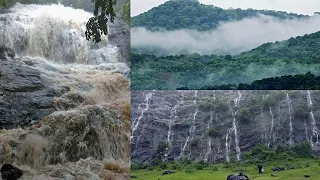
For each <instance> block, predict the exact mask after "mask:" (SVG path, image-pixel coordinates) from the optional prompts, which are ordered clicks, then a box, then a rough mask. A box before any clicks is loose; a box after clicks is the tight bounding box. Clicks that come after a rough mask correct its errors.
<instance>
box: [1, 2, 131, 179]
mask: <svg viewBox="0 0 320 180" xmlns="http://www.w3.org/2000/svg"><path fill="white" fill-rule="evenodd" d="M90 17H92V15H91V14H90V13H87V12H85V11H83V10H75V9H72V8H70V7H64V6H62V5H22V4H16V5H15V6H14V7H12V8H11V9H9V10H8V12H6V14H0V45H2V44H3V45H4V46H6V47H8V48H11V49H13V50H14V51H15V52H16V55H17V58H14V59H8V60H7V62H10V63H11V64H14V65H16V66H19V67H20V66H21V67H24V68H21V69H23V70H25V69H26V70H25V71H27V70H28V69H32V70H34V72H37V73H38V72H39V74H40V75H39V77H41V78H43V79H45V81H43V82H45V83H43V84H41V85H43V86H41V88H43V89H44V90H43V91H41V92H43V93H48V94H44V95H43V96H45V95H50V97H51V96H53V97H52V99H50V101H48V102H50V103H52V104H49V105H47V104H45V105H44V106H50V107H52V108H51V109H53V110H52V111H54V112H53V113H51V112H49V113H48V115H46V116H45V117H43V118H41V119H35V120H34V122H33V123H34V124H33V126H32V127H25V128H24V129H10V130H5V131H4V132H1V134H0V146H1V143H2V141H1V139H3V138H4V139H9V141H8V142H10V143H8V146H10V144H12V143H14V144H15V146H14V147H13V146H12V147H11V148H12V149H11V150H12V152H10V153H12V155H16V156H14V158H13V159H11V160H10V162H12V163H17V164H18V165H23V166H24V165H26V166H29V167H30V168H29V170H26V173H25V175H24V179H37V178H35V177H34V176H35V175H34V174H36V173H35V172H32V173H30V171H33V168H37V169H38V168H41V169H42V170H43V171H42V172H39V173H42V174H41V177H40V178H39V179H51V178H52V177H51V175H52V174H61V175H59V177H54V178H55V179H70V178H71V179H74V178H75V179H99V178H101V177H104V178H110V173H111V174H112V173H113V172H109V170H111V171H112V168H111V169H108V167H110V166H113V165H114V166H118V165H119V164H121V163H120V161H121V162H122V160H123V161H125V162H124V163H125V164H127V165H128V164H129V159H130V157H129V156H130V152H129V151H130V150H129V149H130V148H129V142H130V138H129V137H130V135H129V134H130V125H129V123H130V113H129V112H128V109H130V104H129V100H130V98H129V96H130V93H129V80H128V78H126V77H125V76H124V74H125V75H126V74H128V72H129V67H128V66H127V65H126V64H125V63H120V61H119V57H118V54H119V53H118V48H117V47H116V46H114V45H112V44H110V43H109V42H108V37H107V36H104V37H103V39H102V41H101V43H99V44H94V43H93V42H89V41H87V40H86V39H85V33H84V32H85V24H86V22H87V21H88V20H89V18H90ZM1 68H2V67H1V66H0V69H1ZM17 73H19V74H21V76H22V77H23V78H24V79H23V78H22V79H23V80H26V81H27V82H29V81H30V82H35V83H37V81H35V80H34V78H33V77H27V76H23V75H24V71H20V72H17ZM9 75H10V74H8V76H9ZM59 88H60V89H63V91H61V93H60V94H59V95H57V96H56V95H52V94H55V91H56V90H59ZM47 89H49V90H50V91H47ZM21 91H22V93H23V91H28V89H23V88H22V89H21ZM59 92H60V91H59ZM14 93H15V92H14ZM26 94H28V93H26ZM57 94H58V93H57ZM26 98H29V97H28V96H27V95H26ZM36 100H37V99H35V100H34V101H36ZM38 101H41V100H38ZM41 108H42V107H38V110H39V111H41V110H42V109H41ZM50 113H51V114H50ZM128 114H129V115H128ZM30 126H31V124H30ZM13 135H14V136H13ZM26 135H27V136H26ZM25 137H27V138H25ZM16 148H20V149H19V151H17V150H16ZM20 151H21V152H22V153H25V154H28V157H24V156H21V155H19V153H20ZM0 154H1V153H0ZM17 154H18V155H17ZM45 158H47V159H45ZM81 158H82V159H81ZM37 159H39V160H37ZM112 159H115V161H114V162H111V163H109V162H103V161H102V160H107V161H109V160H112ZM2 160H3V159H1V157H0V161H1V162H0V163H1V164H2V163H3V162H2ZM35 161H39V162H40V161H41V162H40V163H39V162H36V163H35ZM111 164H112V165H111ZM120 167H121V171H122V165H120ZM126 168H127V167H126ZM30 169H32V170H30ZM100 170H101V171H103V172H101V173H102V174H104V173H106V174H107V173H109V175H101V177H99V176H98V175H97V174H99V173H100ZM105 170H106V171H105ZM78 171H82V172H81V173H82V174H81V173H79V172H78ZM124 171H126V173H125V174H127V175H128V173H127V172H128V171H127V170H124ZM53 172H54V173H53ZM79 174H80V175H79ZM116 174H118V175H115V176H119V175H120V174H119V173H116ZM120 176H121V177H122V175H120ZM120 179H128V178H127V177H126V178H123V177H122V178H120Z"/></svg>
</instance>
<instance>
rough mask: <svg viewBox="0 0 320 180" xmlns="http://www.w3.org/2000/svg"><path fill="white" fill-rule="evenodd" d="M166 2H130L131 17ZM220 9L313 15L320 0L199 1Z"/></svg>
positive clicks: (137, 0) (152, 0) (157, 0)
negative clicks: (262, 10)
mask: <svg viewBox="0 0 320 180" xmlns="http://www.w3.org/2000/svg"><path fill="white" fill-rule="evenodd" d="M166 1H168V0H131V16H136V15H138V14H140V13H143V12H145V11H148V10H149V9H151V8H153V7H156V6H158V5H160V4H163V3H164V2H166ZM199 1H200V2H201V3H203V4H212V5H214V6H218V7H221V8H229V7H232V8H242V9H246V8H254V9H269V10H279V11H287V12H294V13H298V14H308V15H313V14H314V12H318V11H320V0H199Z"/></svg>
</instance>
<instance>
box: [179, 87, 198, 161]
mask: <svg viewBox="0 0 320 180" xmlns="http://www.w3.org/2000/svg"><path fill="white" fill-rule="evenodd" d="M197 97H198V91H197V90H195V91H194V101H193V104H194V106H195V107H196V111H195V113H194V114H193V120H192V126H191V128H190V130H189V135H188V137H187V140H186V142H185V143H184V146H183V148H182V151H181V154H180V156H179V159H180V158H181V156H183V155H184V151H185V150H186V147H187V145H188V142H189V139H190V136H191V140H192V139H193V133H194V131H195V130H196V126H195V125H196V124H195V123H196V116H197V113H198V107H197Z"/></svg>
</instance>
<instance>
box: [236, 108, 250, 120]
mask: <svg viewBox="0 0 320 180" xmlns="http://www.w3.org/2000/svg"><path fill="white" fill-rule="evenodd" d="M236 118H237V120H238V121H239V122H240V123H241V124H249V123H250V122H251V120H250V115H249V111H248V109H247V108H242V109H240V110H239V111H238V112H237V115H236Z"/></svg>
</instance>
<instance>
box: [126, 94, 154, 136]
mask: <svg viewBox="0 0 320 180" xmlns="http://www.w3.org/2000/svg"><path fill="white" fill-rule="evenodd" d="M151 98H152V93H147V94H146V97H145V101H144V102H145V103H142V104H139V109H142V110H141V115H140V116H139V117H138V119H137V120H136V121H133V122H132V125H131V129H132V131H131V136H130V139H132V138H133V137H134V132H135V131H136V130H137V129H138V127H139V124H140V120H141V119H142V118H143V115H144V113H145V112H146V111H148V110H149V101H150V99H151ZM141 105H145V108H141Z"/></svg>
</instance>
